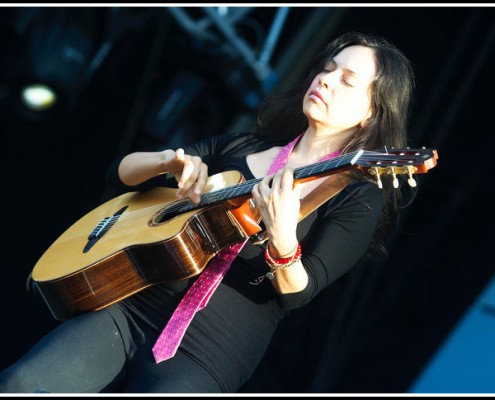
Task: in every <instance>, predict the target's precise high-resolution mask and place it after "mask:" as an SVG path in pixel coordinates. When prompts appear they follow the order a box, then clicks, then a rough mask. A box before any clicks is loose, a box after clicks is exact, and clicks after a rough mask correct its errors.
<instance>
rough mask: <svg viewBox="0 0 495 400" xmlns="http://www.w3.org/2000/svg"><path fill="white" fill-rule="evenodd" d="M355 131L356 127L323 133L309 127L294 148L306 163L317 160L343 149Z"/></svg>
mask: <svg viewBox="0 0 495 400" xmlns="http://www.w3.org/2000/svg"><path fill="white" fill-rule="evenodd" d="M354 133H355V129H352V130H348V131H340V132H337V133H330V134H329V133H324V134H323V133H321V132H317V131H316V130H314V129H311V128H308V129H307V130H306V131H305V132H304V135H303V136H302V137H301V140H299V142H298V143H297V145H296V147H295V148H294V154H295V155H296V156H297V158H298V159H301V160H306V163H308V162H313V161H317V160H319V159H321V158H322V157H324V156H326V155H327V154H330V153H334V152H336V151H341V150H342V149H343V148H344V147H345V145H346V144H347V142H348V141H349V139H350V137H351V136H352V135H353V134H354Z"/></svg>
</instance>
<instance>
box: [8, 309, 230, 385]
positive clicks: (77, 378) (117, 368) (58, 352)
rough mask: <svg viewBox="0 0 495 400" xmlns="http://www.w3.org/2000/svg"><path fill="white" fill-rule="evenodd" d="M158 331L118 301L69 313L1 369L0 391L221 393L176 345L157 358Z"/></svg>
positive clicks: (214, 383) (212, 379) (207, 376)
mask: <svg viewBox="0 0 495 400" xmlns="http://www.w3.org/2000/svg"><path fill="white" fill-rule="evenodd" d="M155 340H156V332H152V331H146V330H145V329H143V328H139V327H136V326H135V325H133V324H130V323H129V321H127V319H126V318H125V316H124V314H123V313H122V312H121V311H120V308H119V307H118V305H116V306H111V307H109V308H107V309H105V310H102V311H98V312H92V313H87V314H84V315H81V316H78V317H75V318H72V319H70V320H68V321H66V322H64V323H62V324H61V325H60V326H59V327H57V328H56V329H54V330H53V331H52V332H50V333H49V334H48V335H46V336H45V337H44V338H43V339H41V340H40V341H39V342H38V343H37V344H36V345H35V346H34V347H33V348H32V349H31V350H30V351H29V352H28V353H27V354H26V355H25V356H24V357H22V358H21V359H20V360H19V361H17V362H16V363H15V364H13V365H12V366H10V367H8V368H7V369H5V370H4V371H2V372H1V373H0V392H2V393H42V392H49V393H98V392H107V393H112V392H114V393H207V392H208V393H219V392H222V389H221V387H220V386H219V385H218V383H217V382H216V380H215V379H214V378H213V377H212V376H211V375H210V374H209V373H208V372H207V371H206V370H205V369H203V368H202V367H201V366H200V365H198V364H197V363H195V362H194V361H193V360H192V359H191V358H190V357H189V356H187V355H186V354H184V353H182V352H181V351H180V350H179V351H178V352H177V354H176V355H175V356H174V357H173V358H172V359H170V360H167V361H164V362H162V363H159V364H156V363H155V360H154V359H153V355H152V353H151V348H152V346H153V343H154V341H155Z"/></svg>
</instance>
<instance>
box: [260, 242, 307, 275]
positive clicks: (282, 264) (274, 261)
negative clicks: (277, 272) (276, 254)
mask: <svg viewBox="0 0 495 400" xmlns="http://www.w3.org/2000/svg"><path fill="white" fill-rule="evenodd" d="M300 258H301V244H300V243H298V244H297V247H296V251H295V252H294V254H293V255H292V256H291V257H284V258H273V257H272V256H271V255H270V251H269V250H268V247H267V248H266V249H265V261H266V263H267V264H268V265H269V266H270V267H272V268H273V269H279V268H287V267H289V266H291V265H292V264H294V263H295V262H297V261H299V259H300Z"/></svg>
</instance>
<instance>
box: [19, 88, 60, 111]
mask: <svg viewBox="0 0 495 400" xmlns="http://www.w3.org/2000/svg"><path fill="white" fill-rule="evenodd" d="M21 99H22V102H23V104H24V105H25V106H26V107H27V108H28V109H30V110H33V111H44V110H47V109H49V108H51V107H53V106H54V105H55V104H56V102H57V93H56V92H55V91H54V90H53V89H52V88H51V87H49V86H47V85H43V84H31V85H26V86H25V87H24V88H23V89H22V90H21Z"/></svg>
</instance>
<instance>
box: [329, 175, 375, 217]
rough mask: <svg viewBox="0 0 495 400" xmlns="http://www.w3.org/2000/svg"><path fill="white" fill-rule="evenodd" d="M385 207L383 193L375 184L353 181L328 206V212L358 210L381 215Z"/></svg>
mask: <svg viewBox="0 0 495 400" xmlns="http://www.w3.org/2000/svg"><path fill="white" fill-rule="evenodd" d="M383 206H384V196H383V191H382V190H381V189H380V188H379V187H378V185H376V184H375V183H374V182H369V181H359V180H357V181H353V182H351V183H349V184H348V185H347V186H346V187H345V188H344V189H343V190H342V191H341V192H340V193H339V194H338V195H337V196H335V197H334V198H332V199H331V200H330V201H329V202H328V204H327V211H328V212H333V211H335V210H338V209H340V210H350V209H352V210H356V211H357V212H363V211H365V212H369V213H371V214H375V215H379V214H380V213H381V211H382V208H383Z"/></svg>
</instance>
